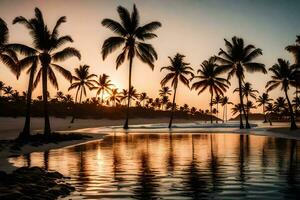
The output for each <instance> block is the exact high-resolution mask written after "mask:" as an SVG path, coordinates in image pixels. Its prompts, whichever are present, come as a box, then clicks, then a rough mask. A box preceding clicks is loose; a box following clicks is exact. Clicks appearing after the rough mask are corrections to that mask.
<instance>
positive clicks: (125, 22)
mask: <svg viewBox="0 0 300 200" xmlns="http://www.w3.org/2000/svg"><path fill="white" fill-rule="evenodd" d="M117 11H118V14H119V17H120V19H121V23H119V22H117V21H115V20H112V19H104V20H103V21H102V25H103V26H105V27H107V28H109V29H110V30H112V31H113V32H114V33H115V34H117V36H114V37H110V38H108V39H106V40H105V41H104V43H103V46H102V52H101V53H102V58H103V60H104V59H105V58H106V57H107V55H108V54H110V53H112V52H114V51H115V50H116V49H118V48H119V47H121V46H123V47H122V52H121V54H119V55H118V57H117V59H116V67H117V69H118V67H119V66H120V65H121V64H122V63H123V62H124V61H125V58H127V59H128V60H129V81H128V82H129V84H128V90H129V89H130V88H131V72H132V61H133V58H134V57H135V56H137V57H138V58H139V59H140V60H141V61H142V62H144V63H146V64H148V65H149V66H150V67H151V69H153V68H154V64H153V63H154V61H155V60H157V54H156V51H155V50H154V48H153V46H152V45H151V44H148V43H145V42H144V41H145V40H148V39H152V38H155V37H157V35H155V34H154V33H153V31H154V30H156V29H157V28H159V27H161V23H160V22H156V21H154V22H150V23H148V24H145V25H143V26H139V22H140V17H139V13H138V10H137V8H136V6H135V5H133V11H132V13H131V15H130V13H129V11H128V10H127V9H126V8H124V7H122V6H118V8H117ZM128 95H130V93H129V94H128ZM129 105H130V97H129V96H128V102H127V112H126V120H125V124H124V129H128V117H129Z"/></svg>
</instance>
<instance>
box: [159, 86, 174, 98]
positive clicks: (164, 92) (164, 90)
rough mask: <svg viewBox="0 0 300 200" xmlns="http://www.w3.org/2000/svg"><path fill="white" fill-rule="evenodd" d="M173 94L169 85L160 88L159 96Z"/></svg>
mask: <svg viewBox="0 0 300 200" xmlns="http://www.w3.org/2000/svg"><path fill="white" fill-rule="evenodd" d="M171 94H172V90H171V89H170V88H169V87H168V86H164V87H162V88H161V89H160V90H159V96H161V97H164V96H169V95H171Z"/></svg>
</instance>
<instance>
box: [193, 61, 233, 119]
mask: <svg viewBox="0 0 300 200" xmlns="http://www.w3.org/2000/svg"><path fill="white" fill-rule="evenodd" d="M197 73H198V74H199V76H194V77H193V79H194V78H196V79H197V81H196V82H194V83H193V85H192V89H195V90H199V92H198V95H200V94H201V93H202V92H204V91H205V90H206V89H208V90H209V93H210V114H211V116H210V122H211V123H212V122H213V116H212V106H213V96H214V94H216V95H223V94H224V92H225V91H226V90H227V89H228V88H229V86H228V85H230V83H229V82H228V81H227V80H226V79H225V78H222V77H220V75H221V74H222V69H221V68H220V67H219V66H218V65H217V63H216V58H215V57H210V58H209V60H205V61H203V62H202V64H201V68H200V69H199V70H198V71H197Z"/></svg>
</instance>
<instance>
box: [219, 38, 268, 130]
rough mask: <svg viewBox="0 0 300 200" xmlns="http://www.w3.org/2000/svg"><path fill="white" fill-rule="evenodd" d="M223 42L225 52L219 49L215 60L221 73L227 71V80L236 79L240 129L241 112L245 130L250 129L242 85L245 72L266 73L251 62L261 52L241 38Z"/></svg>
mask: <svg viewBox="0 0 300 200" xmlns="http://www.w3.org/2000/svg"><path fill="white" fill-rule="evenodd" d="M224 40H225V46H226V51H225V50H223V49H220V52H219V56H218V57H217V60H218V61H219V62H220V63H221V64H222V68H223V71H229V73H228V78H227V79H228V80H230V78H231V77H233V76H234V75H235V76H236V77H237V78H238V85H239V97H240V104H241V106H242V110H241V113H240V128H241V129H242V128H244V125H243V120H242V111H243V113H244V116H245V120H246V128H250V124H249V122H248V117H247V114H246V111H245V108H244V103H243V94H242V83H243V80H244V78H245V70H246V71H248V72H251V73H252V72H262V73H267V71H266V69H265V65H264V64H262V63H256V62H253V60H254V59H255V58H257V57H258V56H260V55H262V50H261V49H259V48H256V47H255V46H254V45H251V44H250V45H245V44H244V40H243V39H242V38H238V37H236V36H234V37H233V38H232V43H230V42H229V41H228V40H226V39H224Z"/></svg>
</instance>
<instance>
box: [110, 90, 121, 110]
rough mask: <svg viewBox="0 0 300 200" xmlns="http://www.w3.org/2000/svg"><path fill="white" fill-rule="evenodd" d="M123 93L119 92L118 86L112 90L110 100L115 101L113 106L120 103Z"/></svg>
mask: <svg viewBox="0 0 300 200" xmlns="http://www.w3.org/2000/svg"><path fill="white" fill-rule="evenodd" d="M120 99H121V95H120V93H119V92H118V89H117V88H114V89H112V90H111V92H110V95H109V97H108V100H109V101H110V102H112V103H113V106H116V103H120Z"/></svg>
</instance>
